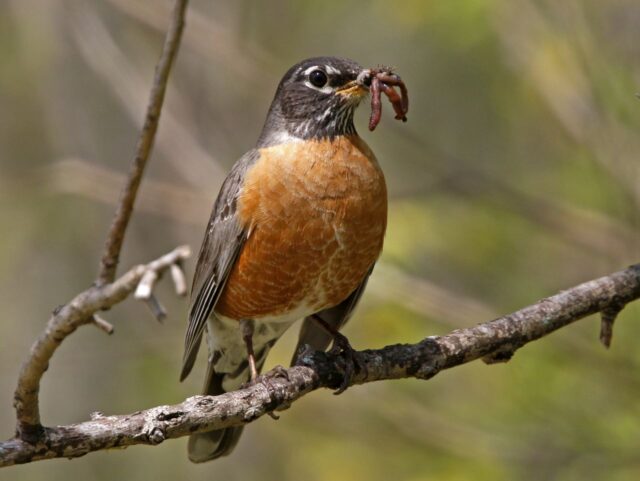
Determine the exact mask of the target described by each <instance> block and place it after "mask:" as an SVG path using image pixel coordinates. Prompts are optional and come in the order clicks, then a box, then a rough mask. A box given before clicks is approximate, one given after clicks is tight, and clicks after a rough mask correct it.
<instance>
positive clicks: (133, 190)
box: [98, 0, 188, 284]
mask: <svg viewBox="0 0 640 481" xmlns="http://www.w3.org/2000/svg"><path fill="white" fill-rule="evenodd" d="M187 3H188V0H176V3H175V5H174V7H173V12H172V14H171V23H170V25H169V29H168V30H167V34H166V37H165V41H164V46H163V49H162V54H161V55H160V60H159V61H158V64H157V65H156V73H155V77H154V79H153V87H152V88H151V94H150V96H149V104H148V106H147V114H146V116H145V120H144V126H143V127H142V132H141V133H140V137H139V138H138V144H137V146H136V151H135V155H134V158H133V160H132V162H131V170H130V171H129V177H128V179H127V183H126V185H125V186H124V189H123V190H122V194H121V195H120V201H119V203H118V208H117V210H116V213H115V215H114V218H113V221H112V223H111V227H110V228H109V234H108V236H107V240H106V242H105V246H104V253H103V255H102V260H101V262H100V273H99V275H98V283H99V284H105V283H107V282H111V281H113V279H114V278H115V275H116V268H117V267H118V260H119V258H120V250H121V249H122V243H123V241H124V234H125V231H126V229H127V225H128V224H129V219H130V218H131V213H132V212H133V204H134V202H135V200H136V195H137V194H138V187H140V182H141V181H142V175H143V174H144V168H145V166H146V164H147V160H148V159H149V154H150V153H151V149H152V147H153V141H154V139H155V136H156V131H157V129H158V122H159V121H160V112H161V110H162V104H163V102H164V94H165V91H166V88H167V80H168V79H169V73H170V71H171V66H172V65H173V61H174V59H175V57H176V54H177V52H178V48H179V46H180V39H181V38H182V31H183V29H184V19H185V14H186V9H187Z"/></svg>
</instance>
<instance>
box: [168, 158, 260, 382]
mask: <svg viewBox="0 0 640 481" xmlns="http://www.w3.org/2000/svg"><path fill="white" fill-rule="evenodd" d="M259 157H260V153H259V152H258V151H257V150H255V149H254V150H250V151H249V152H247V153H246V154H245V155H243V156H242V157H241V158H240V160H238V161H237V162H236V163H235V165H234V166H233V168H232V169H231V172H230V173H229V175H228V176H227V178H226V179H225V181H224V182H223V184H222V187H221V188H220V193H219V194H218V198H217V199H216V202H215V204H214V206H213V211H212V212H211V218H210V220H209V223H208V224H207V231H206V233H205V236H204V240H203V242H202V247H201V248H200V254H199V255H198V262H197V264H196V272H195V275H194V277H193V285H192V287H191V306H190V308H189V325H188V326H187V333H186V335H185V340H184V356H183V359H182V372H181V374H180V380H183V379H184V378H185V377H187V376H188V375H189V372H191V369H192V368H193V364H194V362H195V359H196V357H197V355H198V349H199V347H200V343H201V341H202V333H203V331H204V328H205V326H206V324H207V319H208V318H209V316H210V315H211V313H212V311H213V309H214V308H215V305H216V303H217V302H218V299H219V298H220V294H221V293H222V290H223V289H224V286H225V284H226V281H227V278H228V277H229V273H230V272H231V270H232V268H233V266H234V265H235V263H236V260H237V259H238V256H239V255H240V252H241V250H242V246H243V245H244V242H245V240H246V238H247V230H246V226H243V225H241V223H240V220H239V219H238V216H237V213H236V206H237V200H238V196H239V195H240V192H241V189H242V185H243V183H244V182H243V181H244V177H245V175H246V172H247V170H249V169H250V168H251V166H253V164H255V162H256V161H257V160H258V158H259Z"/></svg>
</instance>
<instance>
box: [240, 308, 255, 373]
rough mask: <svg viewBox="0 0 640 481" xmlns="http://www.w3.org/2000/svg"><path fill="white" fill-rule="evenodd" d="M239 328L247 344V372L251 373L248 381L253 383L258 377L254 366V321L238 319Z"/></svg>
mask: <svg viewBox="0 0 640 481" xmlns="http://www.w3.org/2000/svg"><path fill="white" fill-rule="evenodd" d="M240 328H241V329H242V340H243V341H244V344H245V346H247V357H248V358H249V373H250V374H251V381H250V383H251V384H253V383H255V382H256V379H257V378H258V369H257V367H256V356H255V354H254V352H253V330H254V328H255V322H254V321H253V320H251V319H243V320H242V321H240Z"/></svg>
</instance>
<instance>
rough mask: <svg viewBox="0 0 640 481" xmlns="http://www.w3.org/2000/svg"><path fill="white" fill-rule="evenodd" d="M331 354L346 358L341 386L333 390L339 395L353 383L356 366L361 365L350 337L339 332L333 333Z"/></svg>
mask: <svg viewBox="0 0 640 481" xmlns="http://www.w3.org/2000/svg"><path fill="white" fill-rule="evenodd" d="M329 354H330V355H333V356H340V357H342V358H343V359H344V378H343V379H342V384H340V387H339V388H338V389H336V390H335V391H334V392H333V394H335V395H336V396H337V395H338V394H342V393H343V392H345V391H346V390H347V388H348V387H349V386H350V385H351V380H352V379H353V375H354V373H355V371H356V368H360V366H359V363H358V360H357V358H356V351H355V349H353V348H352V347H351V343H350V342H349V339H347V338H346V336H344V335H343V334H340V333H339V332H335V333H334V334H333V345H332V346H331V349H329Z"/></svg>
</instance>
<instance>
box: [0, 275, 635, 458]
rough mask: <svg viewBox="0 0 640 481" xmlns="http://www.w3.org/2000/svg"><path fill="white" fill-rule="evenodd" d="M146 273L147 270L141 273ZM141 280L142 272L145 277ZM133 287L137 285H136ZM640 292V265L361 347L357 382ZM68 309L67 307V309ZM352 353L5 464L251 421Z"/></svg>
mask: <svg viewBox="0 0 640 481" xmlns="http://www.w3.org/2000/svg"><path fill="white" fill-rule="evenodd" d="M140 276H141V274H140ZM138 279H139V277H138ZM132 289H133V287H132ZM638 298H640V264H638V265H635V266H631V267H629V268H628V269H625V270H623V271H619V272H616V273H613V274H611V275H609V276H605V277H601V278H599V279H596V280H593V281H590V282H586V283H584V284H581V285H579V286H576V287H573V288H571V289H568V290H566V291H563V292H560V293H559V294H556V295H555V296H552V297H549V298H546V299H542V300H541V301H539V302H537V303H535V304H533V305H531V306H528V307H525V308H524V309H521V310H519V311H517V312H514V313H512V314H509V315H507V316H504V317H501V318H498V319H496V320H494V321H491V322H487V323H484V324H480V325H478V326H475V327H471V328H468V329H459V330H455V331H453V332H451V333H449V334H447V335H445V336H432V337H428V338H426V339H424V340H422V341H421V342H419V343H417V344H396V345H392V346H387V347H384V348H382V349H376V350H366V351H360V352H356V353H355V357H356V361H357V362H356V365H357V366H358V367H359V368H358V369H357V370H356V372H355V374H354V376H353V377H352V379H351V380H350V382H349V384H350V385H355V384H364V383H368V382H373V381H380V380H386V379H401V378H417V379H429V378H431V377H433V376H435V375H436V374H437V373H439V372H440V371H442V370H444V369H448V368H452V367H455V366H458V365H461V364H465V363H467V362H470V361H473V360H476V359H480V358H487V357H490V356H491V355H492V354H494V353H497V352H502V353H509V354H511V355H512V354H513V353H514V352H515V351H516V350H517V349H519V348H520V347H522V346H524V345H525V344H527V343H529V342H531V341H534V340H536V339H539V338H541V337H543V336H545V335H547V334H549V333H551V332H553V331H555V330H557V329H560V328H562V327H565V326H567V325H568V324H570V323H572V322H574V321H577V320H579V319H582V318H584V317H586V316H588V315H591V314H595V313H597V312H603V311H605V310H607V309H608V308H610V307H611V306H614V305H615V306H618V307H620V306H624V305H625V304H627V303H629V302H631V301H633V300H636V299H638ZM63 309H65V308H63ZM344 368H345V363H344V358H343V357H342V356H341V355H331V354H329V353H324V352H314V351H309V352H305V353H303V354H302V355H301V356H300V357H299V365H298V366H295V367H292V368H290V369H287V370H286V373H285V374H282V373H281V372H280V370H277V369H276V370H274V371H272V373H276V374H272V375H269V374H267V376H268V379H267V380H266V381H265V382H258V383H256V384H254V385H253V386H251V387H248V388H246V389H241V390H238V391H234V392H230V393H226V394H223V395H221V396H215V397H214V396H194V397H191V398H189V399H187V400H186V401H184V402H183V403H180V404H176V405H173V406H159V407H155V408H152V409H148V410H145V411H138V412H136V413H133V414H127V415H120V416H103V415H97V416H92V420H91V421H87V422H83V423H80V424H74V425H69V426H59V427H55V428H44V431H43V434H44V435H43V436H41V437H39V438H38V439H37V440H36V441H35V442H33V443H29V442H25V441H24V440H23V439H18V438H15V439H10V440H8V441H6V442H4V443H0V467H1V466H9V465H12V464H19V463H29V462H32V461H37V460H41V459H50V458H58V457H67V458H72V457H78V456H83V455H85V454H87V453H89V452H92V451H99V450H103V449H108V448H113V447H126V446H131V445H134V444H158V443H161V442H162V441H164V440H166V439H170V438H177V437H181V436H187V435H189V434H193V433H196V432H204V431H208V430H211V429H220V428H225V427H229V426H238V425H242V424H247V423H250V422H252V421H254V420H255V419H257V418H259V417H260V416H262V415H264V414H267V413H269V412H273V411H276V410H278V409H280V408H283V407H287V406H288V405H289V404H291V403H292V402H294V401H296V400H297V399H299V398H300V397H302V396H304V395H305V394H307V393H309V392H311V391H313V390H315V389H318V388H322V387H325V388H332V389H335V388H336V387H338V386H339V385H340V384H341V383H342V380H343V375H344Z"/></svg>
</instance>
